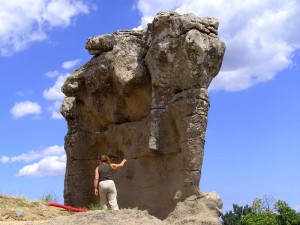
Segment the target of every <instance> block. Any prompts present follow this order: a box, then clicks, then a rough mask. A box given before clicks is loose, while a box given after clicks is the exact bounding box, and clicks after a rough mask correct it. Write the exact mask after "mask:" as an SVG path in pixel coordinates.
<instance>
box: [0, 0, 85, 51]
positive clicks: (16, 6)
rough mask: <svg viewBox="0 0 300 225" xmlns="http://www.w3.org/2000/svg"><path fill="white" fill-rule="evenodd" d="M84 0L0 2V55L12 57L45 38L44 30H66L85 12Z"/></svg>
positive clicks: (16, 0)
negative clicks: (64, 28)
mask: <svg viewBox="0 0 300 225" xmlns="http://www.w3.org/2000/svg"><path fill="white" fill-rule="evenodd" d="M87 2H88V1H87V0H1V2H0V55H3V56H4V55H12V54H14V53H15V52H19V51H22V50H24V49H26V48H27V47H28V45H30V44H31V43H33V42H36V41H42V40H45V39H46V38H47V31H48V30H50V29H53V28H56V27H67V26H69V25H70V24H71V22H72V19H73V18H74V17H76V16H78V15H80V14H88V13H89V5H88V3H87Z"/></svg>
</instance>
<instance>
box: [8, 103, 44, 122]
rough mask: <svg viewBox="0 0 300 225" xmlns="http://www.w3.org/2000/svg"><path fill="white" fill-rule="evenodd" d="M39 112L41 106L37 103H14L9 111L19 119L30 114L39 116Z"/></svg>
mask: <svg viewBox="0 0 300 225" xmlns="http://www.w3.org/2000/svg"><path fill="white" fill-rule="evenodd" d="M41 111H42V110H41V106H40V105H39V104H38V103H36V102H31V101H25V102H18V103H16V104H15V105H14V106H13V107H12V109H11V110H10V113H11V114H12V115H13V116H14V117H15V118H21V117H23V116H27V115H30V114H34V115H39V114H41Z"/></svg>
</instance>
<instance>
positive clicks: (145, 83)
mask: <svg viewBox="0 0 300 225" xmlns="http://www.w3.org/2000/svg"><path fill="white" fill-rule="evenodd" d="M217 29H218V21H217V20H216V19H213V18H199V17H196V16H195V15H193V14H185V15H179V14H178V13H175V12H169V11H165V12H160V13H158V14H157V16H156V17H155V18H154V20H153V22H152V23H151V24H149V25H148V28H147V29H146V31H124V30H122V31H118V32H115V33H113V34H110V35H107V34H106V35H102V36H97V37H95V38H90V39H89V40H88V41H87V44H86V48H87V49H88V51H89V52H90V53H91V54H94V55H95V56H94V57H93V58H92V59H91V60H90V61H89V62H88V63H87V64H85V65H84V66H82V67H81V68H79V69H78V70H76V71H75V72H74V73H73V74H71V75H70V77H69V78H68V79H67V80H66V82H65V84H64V86H63V87H62V91H63V92H64V93H65V95H66V96H67V97H66V98H65V100H64V103H63V105H62V108H61V112H62V114H63V116H64V117H65V118H66V120H67V122H68V134H67V135H66V137H65V149H66V151H67V168H66V176H65V190H64V197H65V203H66V204H68V205H72V206H77V207H83V206H88V205H89V204H91V203H95V202H97V201H99V199H97V198H96V197H95V196H94V195H93V176H94V169H95V167H96V166H97V160H95V158H96V157H97V156H98V155H100V154H107V155H109V156H110V157H111V159H112V160H113V161H114V162H120V161H121V160H122V159H123V158H126V159H127V160H128V162H127V164H126V166H125V168H124V169H122V170H119V171H116V172H115V174H114V175H115V182H116V185H117V189H118V202H119V205H120V207H121V208H135V207H138V208H139V209H142V210H147V211H148V212H149V213H150V214H151V215H154V216H156V217H158V218H160V219H165V218H167V217H168V216H169V215H170V213H171V212H173V211H174V209H175V208H176V209H177V208H178V207H179V206H180V205H181V204H180V203H182V204H185V203H184V202H185V201H186V199H188V198H189V197H191V196H196V197H195V199H201V200H199V201H198V200H197V201H193V204H195V205H197V204H200V205H201V207H200V206H199V207H200V208H199V209H201V210H202V209H204V208H205V207H206V208H205V209H207V210H206V211H207V212H208V213H207V215H212V219H211V220H212V221H217V220H218V217H219V215H217V214H214V213H210V212H209V210H212V211H214V210H215V208H213V209H211V208H210V207H209V206H207V205H206V204H210V203H209V202H214V200H211V199H210V200H207V201H204V200H202V198H201V196H202V194H201V192H200V190H199V181H200V177H201V168H202V161H203V155H204V143H205V131H206V125H207V114H208V109H209V98H208V95H207V88H208V86H209V84H210V82H211V80H212V79H213V78H214V77H215V76H216V75H217V74H218V72H219V70H220V67H221V64H222V59H223V55H224V51H225V45H224V43H223V42H221V41H220V40H219V39H218V37H217ZM220 201H221V200H220ZM185 205H186V204H185ZM188 205H189V204H188ZM180 207H181V206H180ZM218 207H219V206H218ZM221 208H222V207H221ZM221 208H220V209H221ZM176 209H175V211H174V213H175V212H176ZM177 211H178V210H177ZM179 211H180V210H179ZM179 211H178V212H179ZM174 213H173V214H172V215H175V214H174ZM203 215H204V214H203ZM205 215H206V214H205ZM168 218H169V217H168ZM203 221H204V220H203ZM203 224H205V223H203ZM207 224H210V223H207ZM211 224H216V223H211Z"/></svg>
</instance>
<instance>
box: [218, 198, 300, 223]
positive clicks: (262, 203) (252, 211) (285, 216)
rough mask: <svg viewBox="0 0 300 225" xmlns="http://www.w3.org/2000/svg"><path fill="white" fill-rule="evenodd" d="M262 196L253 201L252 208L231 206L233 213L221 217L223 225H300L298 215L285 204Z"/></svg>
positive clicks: (299, 215) (299, 216)
mask: <svg viewBox="0 0 300 225" xmlns="http://www.w3.org/2000/svg"><path fill="white" fill-rule="evenodd" d="M274 202H275V200H274V199H273V198H272V197H268V196H264V197H263V198H261V199H260V198H256V199H254V200H253V203H252V207H249V206H248V205H246V206H245V207H243V206H238V205H236V204H233V211H231V210H230V211H229V212H227V213H225V214H224V215H222V216H221V218H222V224H223V225H300V214H299V213H297V212H296V211H295V210H294V209H292V208H291V207H290V206H289V205H288V204H287V203H286V202H284V201H280V200H279V201H277V202H276V203H275V204H274Z"/></svg>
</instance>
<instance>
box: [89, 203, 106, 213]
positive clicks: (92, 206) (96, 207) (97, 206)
mask: <svg viewBox="0 0 300 225" xmlns="http://www.w3.org/2000/svg"><path fill="white" fill-rule="evenodd" d="M88 209H90V210H93V211H94V210H103V206H102V205H101V204H100V203H94V204H90V205H89V206H88Z"/></svg>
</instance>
